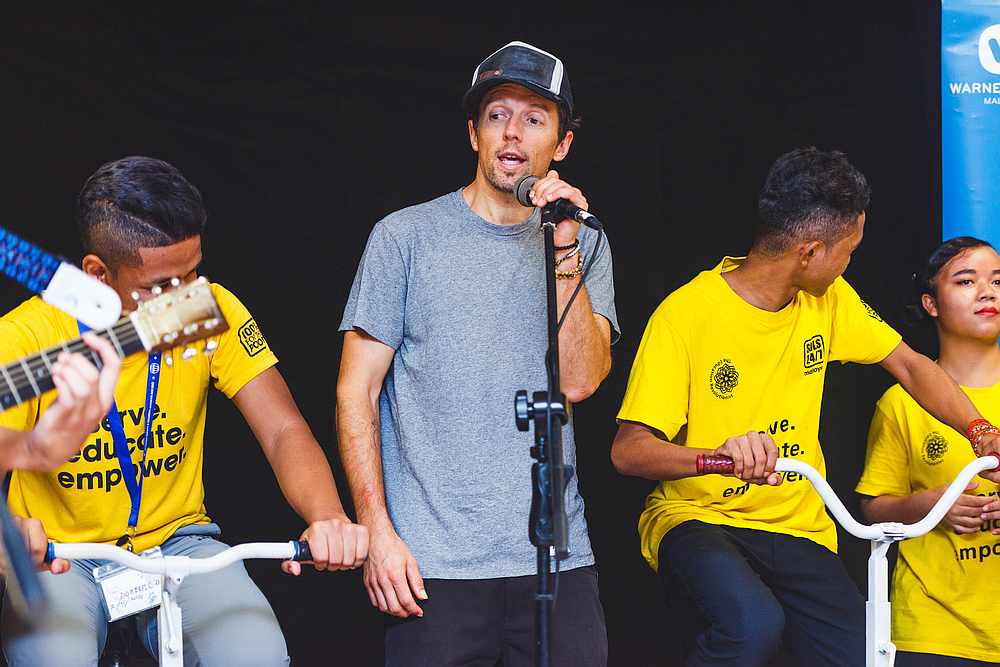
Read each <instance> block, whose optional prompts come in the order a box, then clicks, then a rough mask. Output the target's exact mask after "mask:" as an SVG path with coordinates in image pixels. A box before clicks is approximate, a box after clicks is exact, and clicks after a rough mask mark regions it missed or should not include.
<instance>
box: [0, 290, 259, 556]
mask: <svg viewBox="0 0 1000 667" xmlns="http://www.w3.org/2000/svg"><path fill="white" fill-rule="evenodd" d="M212 293H213V294H214V295H215V298H216V300H217V301H218V303H219V306H220V308H221V310H222V313H223V315H224V316H225V318H226V321H227V322H228V323H229V330H228V331H226V332H225V333H223V334H221V335H219V336H217V337H216V338H215V340H217V342H218V349H217V350H216V351H215V352H214V353H213V354H212V355H210V356H209V355H204V354H199V355H197V356H196V357H194V358H193V359H190V360H184V359H182V358H181V354H182V353H183V348H175V349H173V350H171V351H167V352H164V353H163V354H164V358H163V360H162V362H161V372H160V385H159V391H158V393H157V396H156V410H155V411H154V419H153V423H152V432H151V435H150V441H151V444H152V447H151V448H150V450H149V453H148V454H147V456H146V463H145V465H144V466H143V467H142V470H143V474H144V476H145V479H144V481H143V486H142V503H141V506H140V513H139V524H138V527H137V531H136V537H135V538H134V545H135V549H136V551H143V550H145V549H148V548H151V547H153V546H156V545H159V544H162V543H163V542H164V541H165V540H166V539H167V538H169V537H170V536H171V535H172V534H173V533H174V531H176V530H177V529H178V528H181V527H182V526H187V525H190V524H204V523H209V522H210V521H211V520H210V519H209V517H208V515H207V513H206V510H205V502H204V501H205V489H204V487H203V485H202V453H203V444H204V436H205V411H206V405H207V399H208V385H209V380H210V379H211V381H212V382H213V383H214V385H215V387H216V388H218V389H219V390H220V391H222V393H224V394H225V395H226V396H227V397H229V398H232V397H233V396H235V395H236V393H237V392H238V391H239V390H240V389H242V388H243V387H244V386H245V385H246V384H247V382H249V381H250V380H252V379H253V378H254V377H256V376H257V375H258V374H260V373H261V372H262V371H264V370H265V369H267V368H270V367H271V366H273V365H274V364H276V363H277V361H278V360H277V358H276V357H275V356H274V354H273V353H272V352H271V349H270V348H269V347H268V345H267V343H266V342H265V341H264V339H263V337H262V336H261V335H260V332H259V330H258V329H257V325H256V324H255V323H254V320H253V318H252V317H251V316H250V313H249V312H248V311H247V309H246V308H245V307H244V306H243V304H242V303H240V301H239V300H238V299H237V298H236V297H235V296H234V295H233V294H232V293H231V292H229V291H227V290H226V289H225V288H223V287H221V286H219V285H214V284H213V285H212ZM79 335H80V333H79V328H78V325H77V322H76V320H74V319H73V318H72V317H70V316H69V315H67V314H65V313H63V312H62V311H61V310H58V309H57V308H54V307H52V306H50V305H48V304H46V303H45V302H43V301H42V300H41V299H39V298H37V297H35V298H32V299H29V300H28V301H26V302H24V303H22V304H21V305H20V306H18V307H17V308H15V309H14V310H12V311H10V312H9V313H7V314H6V315H4V316H3V317H2V318H0V362H3V363H8V362H11V361H14V360H16V359H18V358H21V357H25V356H28V355H32V354H36V353H37V352H39V351H41V350H43V349H46V348H49V347H52V346H54V345H58V344H59V343H60V342H62V341H66V340H70V339H73V338H76V337H78V336H79ZM195 346H196V347H198V348H199V349H200V348H201V347H202V346H203V343H195ZM167 356H170V357H171V364H170V365H168V364H167V363H166V357H167ZM148 365H149V364H148V356H147V355H146V354H136V355H133V356H131V357H129V358H127V359H126V360H125V361H124V362H123V364H122V370H121V376H120V378H119V380H118V386H117V387H116V389H115V403H116V405H117V407H118V411H119V412H120V413H123V414H124V417H123V419H122V421H123V423H124V426H125V435H126V437H127V438H128V440H129V445H130V450H131V453H132V461H133V463H134V464H135V466H136V469H138V468H139V467H140V462H141V461H142V449H141V448H140V447H137V446H136V445H135V442H136V440H137V439H139V440H140V441H141V439H142V436H143V433H144V429H145V416H144V415H143V414H142V413H143V411H144V410H145V391H146V380H147V374H148ZM55 398H56V393H55V392H49V393H47V394H44V395H43V396H42V397H41V398H40V399H33V400H30V401H27V402H25V403H23V404H22V405H20V406H18V407H16V408H13V409H10V410H7V411H6V412H4V413H3V414H0V425H3V426H7V427H10V428H15V429H19V430H27V429H30V428H31V427H32V426H34V424H35V422H36V421H37V420H38V416H39V414H40V411H41V410H45V409H47V408H48V406H49V405H51V404H52V402H53V401H54V400H55ZM8 502H9V504H10V509H11V511H12V512H13V513H14V514H17V515H20V516H26V517H33V518H36V519H40V520H41V522H42V525H43V526H44V527H45V531H46V533H47V534H48V536H49V538H50V539H52V540H55V541H58V542H106V543H114V542H115V541H116V540H117V539H118V538H119V537H121V536H122V535H123V534H124V533H125V531H126V527H127V524H128V516H129V511H130V509H131V501H130V500H129V495H128V490H127V489H126V487H125V484H124V483H123V481H122V473H121V467H120V465H119V463H118V459H117V458H115V451H114V442H113V440H112V437H111V432H110V430H109V427H108V420H107V418H106V417H105V419H104V420H103V422H102V423H101V424H100V425H98V428H97V430H96V431H94V433H92V434H91V435H90V436H88V438H87V440H86V441H85V442H84V443H83V448H82V450H81V452H80V454H79V455H77V456H74V457H73V458H71V459H70V460H69V461H68V462H67V463H65V464H63V465H62V466H60V467H59V468H57V469H56V470H53V471H51V472H28V471H23V470H15V471H13V472H12V473H11V482H10V491H9V494H8Z"/></svg>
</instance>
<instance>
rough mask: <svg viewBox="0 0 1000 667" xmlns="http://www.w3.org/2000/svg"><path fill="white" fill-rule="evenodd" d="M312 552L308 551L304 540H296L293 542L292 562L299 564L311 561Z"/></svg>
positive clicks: (307, 545)
mask: <svg viewBox="0 0 1000 667" xmlns="http://www.w3.org/2000/svg"><path fill="white" fill-rule="evenodd" d="M312 559H313V556H312V551H310V550H309V543H308V542H306V541H305V540H298V541H297V542H295V556H294V557H293V558H292V560H296V561H298V562H300V563H303V562H305V561H309V560H312Z"/></svg>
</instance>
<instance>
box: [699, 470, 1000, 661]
mask: <svg viewBox="0 0 1000 667" xmlns="http://www.w3.org/2000/svg"><path fill="white" fill-rule="evenodd" d="M998 466H1000V459H998V458H997V457H996V456H983V457H980V458H977V459H975V460H974V461H971V462H970V463H969V464H968V465H966V466H965V467H964V468H962V471H961V472H960V473H959V474H958V476H957V477H956V478H955V479H954V481H952V483H951V484H950V485H949V486H948V488H947V489H945V492H944V493H943V494H942V495H941V497H940V498H939V499H938V501H937V502H936V503H934V506H933V507H932V508H931V510H930V511H929V512H928V513H927V515H926V516H924V518H923V519H921V520H920V521H918V522H916V523H909V524H907V523H897V522H893V521H887V522H882V523H874V524H871V525H867V524H863V523H860V522H859V521H857V520H856V519H855V518H854V517H853V516H851V513H850V512H849V511H848V510H847V508H846V507H844V503H843V502H842V501H841V500H840V497H839V496H837V493H836V492H835V491H834V490H833V488H832V487H831V486H830V484H829V483H828V482H827V481H826V479H824V478H823V476H822V475H820V474H819V472H818V471H817V470H816V469H815V468H813V467H812V466H811V465H809V464H808V463H803V462H802V461H798V460H795V459H789V458H779V459H778V461H777V463H776V464H775V466H774V469H775V470H776V471H777V472H794V473H798V474H800V475H802V476H803V477H805V478H806V479H808V480H809V482H810V483H811V484H812V485H813V488H814V489H816V492H817V493H819V495H820V498H822V499H823V502H824V503H825V504H826V507H827V509H829V510H830V513H831V514H832V515H833V518H834V519H836V520H837V523H839V524H840V525H841V526H842V527H843V528H844V530H846V531H847V532H848V533H850V534H851V535H854V536H855V537H858V538H861V539H863V540H870V541H871V548H872V552H871V556H869V557H868V600H867V602H866V603H865V667H892V666H893V664H894V663H895V660H896V645H895V644H893V643H892V637H891V611H892V606H891V604H890V603H889V562H888V560H887V559H886V553H888V551H889V547H890V546H892V545H893V544H894V543H896V542H902V541H903V540H908V539H910V538H913V537H920V536H921V535H925V534H926V533H928V532H930V531H931V530H932V529H933V528H934V527H935V526H937V525H938V524H939V523H940V522H941V520H942V519H943V518H944V515H945V514H947V513H948V510H949V509H950V508H951V506H952V505H953V504H954V503H955V501H956V500H957V499H958V497H959V496H960V495H962V492H963V491H965V487H966V486H968V484H969V482H970V481H971V480H972V478H973V477H975V476H976V475H978V474H979V473H981V472H983V471H984V470H992V469H993V468H996V467H998ZM698 469H699V472H702V471H704V472H707V473H712V472H716V473H732V471H733V461H732V459H730V458H729V457H726V456H716V455H705V456H702V455H699V462H698Z"/></svg>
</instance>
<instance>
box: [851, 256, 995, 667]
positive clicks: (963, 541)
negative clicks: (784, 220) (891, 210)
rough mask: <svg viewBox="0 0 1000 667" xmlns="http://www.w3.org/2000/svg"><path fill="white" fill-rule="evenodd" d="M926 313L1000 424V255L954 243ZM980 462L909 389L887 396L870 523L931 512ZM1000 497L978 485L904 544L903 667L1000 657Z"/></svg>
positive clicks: (940, 265) (928, 283)
mask: <svg viewBox="0 0 1000 667" xmlns="http://www.w3.org/2000/svg"><path fill="white" fill-rule="evenodd" d="M915 279H916V283H917V285H916V286H917V298H918V304H916V306H915V308H916V309H917V311H918V312H919V314H920V315H922V316H925V317H929V318H930V319H931V320H932V321H933V322H934V324H935V326H936V328H937V334H938V341H939V344H940V355H939V358H938V364H939V365H940V366H941V367H942V368H943V369H944V370H945V371H947V372H948V374H949V375H951V376H952V377H953V378H954V379H955V381H956V382H958V384H959V385H961V387H962V389H963V391H965V393H966V394H968V396H969V398H970V399H972V402H973V403H974V404H975V405H976V407H977V408H978V409H979V411H980V412H981V413H982V414H983V416H984V417H986V418H987V419H990V420H992V421H994V422H998V423H1000V347H998V345H997V339H998V337H1000V255H998V254H997V252H996V250H994V249H993V247H992V246H990V245H989V244H988V243H987V242H986V241H982V240H979V239H975V238H971V237H967V236H962V237H957V238H954V239H951V240H949V241H946V242H945V243H944V244H942V245H941V247H939V248H938V249H937V250H935V251H934V253H933V254H932V255H931V257H930V259H929V260H928V262H927V266H926V268H925V270H924V271H922V272H921V273H920V274H918V275H917V276H916V277H915ZM973 458H975V453H974V452H973V451H972V448H971V447H970V445H969V441H968V440H967V439H966V438H965V436H963V435H962V434H960V433H958V432H957V431H955V430H953V429H951V428H950V427H948V426H945V425H944V424H942V423H941V422H939V421H937V420H936V419H934V418H933V417H931V416H930V415H929V414H927V413H926V412H925V411H924V410H923V409H922V408H920V406H918V405H917V404H916V402H915V401H914V400H913V399H912V398H910V397H909V395H908V394H907V393H906V392H905V391H904V390H903V389H902V388H901V387H900V386H899V385H895V386H893V387H891V388H890V389H889V390H888V391H886V393H885V394H884V395H883V396H882V398H881V399H880V400H879V402H878V404H877V406H876V408H875V415H874V417H873V418H872V423H871V428H870V430H869V434H868V454H867V457H866V461H865V470H864V473H863V474H862V477H861V481H860V482H859V483H858V486H857V491H858V492H859V493H861V494H863V495H864V496H866V497H865V498H864V499H863V500H862V511H863V512H864V514H865V516H866V517H867V519H868V520H869V521H873V522H875V521H901V522H905V523H911V522H914V521H917V520H918V519H920V518H922V517H923V516H924V515H925V514H926V513H927V511H928V510H929V509H930V507H931V506H932V505H933V504H934V503H935V502H936V501H937V500H938V498H940V497H941V494H942V492H943V491H944V488H945V487H946V486H947V485H948V484H949V483H950V482H951V481H952V480H953V479H954V478H955V477H956V475H957V474H958V472H959V471H960V470H961V469H962V467H963V466H965V464H967V463H968V462H969V461H971V460H972V459H973ZM998 596H1000V500H998V488H997V485H996V484H994V483H992V482H989V481H987V480H985V479H978V480H976V481H973V482H971V483H970V484H969V486H968V487H967V488H966V490H965V494H964V495H962V496H960V497H959V499H958V501H956V502H955V504H954V505H953V506H952V508H951V510H949V512H948V514H947V515H946V516H945V518H944V520H943V521H942V522H941V523H940V524H939V525H938V526H937V527H936V528H934V530H932V531H931V532H930V533H928V534H927V535H925V536H924V537H921V538H917V539H913V540H907V541H905V542H902V543H901V544H900V547H899V560H898V562H897V564H896V570H895V573H894V575H893V591H892V639H893V641H894V642H895V644H896V646H897V648H898V649H899V651H900V652H899V654H898V655H897V657H896V665H897V666H898V667H915V666H924V665H927V666H930V665H933V666H935V667H940V666H943V665H963V666H968V665H985V664H996V663H1000V632H998V631H997V623H996V607H995V604H996V602H995V601H996V599H997V597H998Z"/></svg>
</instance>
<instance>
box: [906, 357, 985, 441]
mask: <svg viewBox="0 0 1000 667" xmlns="http://www.w3.org/2000/svg"><path fill="white" fill-rule="evenodd" d="M906 368H907V372H906V373H903V374H902V375H903V377H898V376H897V379H898V380H899V382H900V384H901V385H902V386H903V389H905V390H906V392H907V393H908V394H910V396H912V397H913V399H914V400H915V401H916V402H917V403H919V404H920V406H921V407H922V408H923V409H924V410H926V411H927V412H929V413H930V414H931V415H933V416H934V417H935V418H936V419H937V420H938V421H941V422H944V423H945V424H947V425H948V426H951V427H952V428H953V429H955V430H956V431H958V432H959V433H961V434H963V435H964V434H965V430H966V428H968V426H969V423H970V422H972V420H974V419H979V418H980V416H981V415H980V414H979V411H978V410H977V409H976V406H974V405H973V404H972V401H970V400H969V397H968V396H966V395H965V393H964V392H963V391H962V390H961V389H960V388H959V386H958V385H957V384H956V383H955V381H954V380H953V379H952V377H951V376H950V375H948V374H947V373H946V372H945V371H944V369H942V368H941V367H940V366H938V365H937V364H935V363H934V362H933V361H931V360H930V359H928V358H927V357H925V356H923V355H916V356H915V358H914V359H913V360H912V361H911V362H910V363H908V364H907V366H906Z"/></svg>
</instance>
